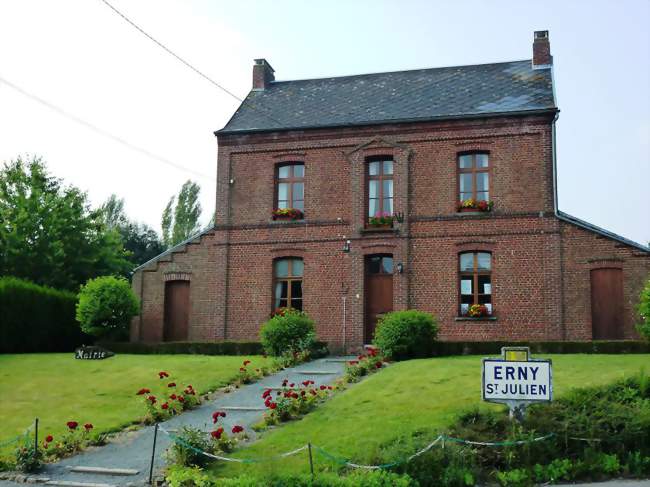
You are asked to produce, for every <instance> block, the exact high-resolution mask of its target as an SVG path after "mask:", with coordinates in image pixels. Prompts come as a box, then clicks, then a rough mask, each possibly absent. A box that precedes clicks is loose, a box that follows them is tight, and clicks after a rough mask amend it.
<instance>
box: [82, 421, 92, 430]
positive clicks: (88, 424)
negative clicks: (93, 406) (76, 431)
mask: <svg viewBox="0 0 650 487" xmlns="http://www.w3.org/2000/svg"><path fill="white" fill-rule="evenodd" d="M84 428H85V429H86V431H90V430H91V429H93V424H92V423H86V424H84Z"/></svg>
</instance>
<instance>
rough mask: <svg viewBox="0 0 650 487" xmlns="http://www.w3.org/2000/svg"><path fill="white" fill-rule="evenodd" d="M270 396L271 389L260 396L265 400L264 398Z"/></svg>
mask: <svg viewBox="0 0 650 487" xmlns="http://www.w3.org/2000/svg"><path fill="white" fill-rule="evenodd" d="M270 395H271V389H267V390H265V391H264V393H263V394H262V397H264V398H266V397H269V396H270Z"/></svg>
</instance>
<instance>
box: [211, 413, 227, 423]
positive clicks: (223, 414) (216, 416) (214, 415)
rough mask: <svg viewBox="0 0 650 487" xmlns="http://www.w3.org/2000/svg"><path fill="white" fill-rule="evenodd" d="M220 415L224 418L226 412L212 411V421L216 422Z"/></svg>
mask: <svg viewBox="0 0 650 487" xmlns="http://www.w3.org/2000/svg"><path fill="white" fill-rule="evenodd" d="M220 417H221V418H225V417H226V413H224V412H223V411H215V412H214V413H212V422H213V423H216V422H217V420H218V419H219V418H220Z"/></svg>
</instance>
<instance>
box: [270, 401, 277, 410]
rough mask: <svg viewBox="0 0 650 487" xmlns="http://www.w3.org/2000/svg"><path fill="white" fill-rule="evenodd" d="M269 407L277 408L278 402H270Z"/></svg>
mask: <svg viewBox="0 0 650 487" xmlns="http://www.w3.org/2000/svg"><path fill="white" fill-rule="evenodd" d="M268 407H270V408H271V409H275V408H276V407H278V405H277V404H276V403H274V402H272V403H271V404H269V406H268Z"/></svg>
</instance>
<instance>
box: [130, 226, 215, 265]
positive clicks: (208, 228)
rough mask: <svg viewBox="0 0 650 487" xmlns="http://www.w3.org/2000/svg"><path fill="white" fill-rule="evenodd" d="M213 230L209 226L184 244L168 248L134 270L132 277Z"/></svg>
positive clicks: (187, 239)
mask: <svg viewBox="0 0 650 487" xmlns="http://www.w3.org/2000/svg"><path fill="white" fill-rule="evenodd" d="M212 230H214V225H212V226H209V227H205V228H204V229H203V230H199V231H198V232H196V233H195V234H193V235H191V236H189V237H188V238H186V239H185V240H183V241H182V242H179V243H177V244H176V245H174V246H173V247H169V248H168V249H167V250H165V251H164V252H162V253H160V254H158V255H156V256H155V257H152V258H151V259H149V260H148V261H147V262H145V263H144V264H140V265H139V266H138V267H136V268H135V269H133V270H132V271H131V274H132V275H133V274H135V273H136V272H137V271H139V270H140V269H142V268H144V267H146V266H148V265H149V264H152V263H154V262H156V261H157V260H158V259H160V258H161V257H164V256H166V255H169V254H171V253H172V252H174V251H175V250H176V249H178V248H179V247H182V246H183V245H187V244H188V243H190V242H191V241H192V240H194V239H196V238H199V237H202V236H203V235H205V234H206V233H208V232H210V231H212Z"/></svg>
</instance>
